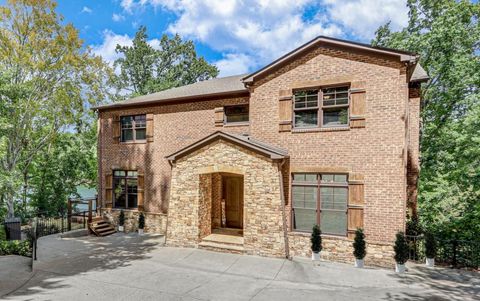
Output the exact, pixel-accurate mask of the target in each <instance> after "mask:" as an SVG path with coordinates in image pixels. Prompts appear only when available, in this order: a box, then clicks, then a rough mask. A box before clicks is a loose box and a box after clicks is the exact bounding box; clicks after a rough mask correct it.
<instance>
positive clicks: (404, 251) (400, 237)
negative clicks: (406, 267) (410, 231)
mask: <svg viewBox="0 0 480 301" xmlns="http://www.w3.org/2000/svg"><path fill="white" fill-rule="evenodd" d="M393 250H394V251H395V262H397V263H398V264H405V262H407V260H408V244H407V239H406V238H405V234H404V233H403V232H402V231H399V232H398V233H397V238H396V240H395V245H394V246H393Z"/></svg>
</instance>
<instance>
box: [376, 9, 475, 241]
mask: <svg viewBox="0 0 480 301" xmlns="http://www.w3.org/2000/svg"><path fill="white" fill-rule="evenodd" d="M407 5H408V8H409V19H410V20H409V24H408V26H407V27H406V28H404V29H403V30H401V31H399V32H392V31H391V30H390V27H389V24H386V25H384V26H382V27H380V28H379V29H378V31H377V36H376V38H375V40H374V41H372V44H374V45H379V46H387V47H393V48H399V49H405V50H410V51H414V52H417V53H418V54H420V63H421V64H422V66H423V67H424V68H425V69H426V70H427V72H428V74H429V76H430V77H431V80H430V81H429V82H428V83H427V84H424V85H423V86H422V91H423V92H422V96H423V102H422V114H421V118H422V128H421V173H420V180H419V198H418V205H419V215H420V225H421V226H422V227H423V228H424V229H427V228H430V229H431V230H434V231H435V234H436V235H438V236H437V237H439V238H441V239H451V238H452V237H453V236H455V235H457V236H458V238H459V239H464V240H478V237H480V223H478V220H479V219H480V202H479V200H480V147H479V145H480V135H479V132H478V131H479V128H480V90H479V88H478V87H479V86H480V58H479V54H480V43H479V42H478V41H479V40H480V26H479V23H478V20H479V17H480V4H479V3H473V2H471V1H465V0H461V1H454V0H435V1H433V0H409V1H408V2H407Z"/></svg>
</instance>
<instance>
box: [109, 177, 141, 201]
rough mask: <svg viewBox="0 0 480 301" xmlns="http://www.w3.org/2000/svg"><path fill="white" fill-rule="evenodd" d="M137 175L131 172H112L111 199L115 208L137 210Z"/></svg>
mask: <svg viewBox="0 0 480 301" xmlns="http://www.w3.org/2000/svg"><path fill="white" fill-rule="evenodd" d="M137 193H138V173H137V171H133V170H115V171H114V172H113V199H114V204H113V206H114V207H115V208H137V206H138V195H137Z"/></svg>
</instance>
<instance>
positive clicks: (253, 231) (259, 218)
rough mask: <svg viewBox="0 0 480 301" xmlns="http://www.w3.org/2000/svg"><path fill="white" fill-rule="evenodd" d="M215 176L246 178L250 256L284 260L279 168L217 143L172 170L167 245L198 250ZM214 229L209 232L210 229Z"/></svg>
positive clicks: (246, 240)
mask: <svg viewBox="0 0 480 301" xmlns="http://www.w3.org/2000/svg"><path fill="white" fill-rule="evenodd" d="M212 171H216V172H228V173H235V174H239V175H242V176H243V184H244V201H243V202H244V209H243V211H244V227H243V238H244V248H245V252H246V253H247V254H254V255H263V256H276V257H282V256H284V255H285V245H284V238H283V228H282V225H283V223H282V214H281V208H282V207H281V198H280V183H279V177H278V172H279V171H278V165H277V163H276V162H274V161H272V160H270V159H267V158H265V157H264V156H263V155H260V154H257V153H255V152H252V151H250V150H247V149H245V148H243V147H241V146H238V145H235V144H232V143H230V142H227V141H223V140H218V141H216V142H212V143H211V144H209V145H207V146H204V147H202V148H201V149H199V150H197V151H195V152H193V153H191V154H188V155H186V156H185V157H183V158H180V159H179V160H177V161H176V162H175V163H174V167H173V168H172V186H171V194H170V209H169V212H168V225H167V240H166V242H167V245H172V246H193V247H195V246H197V245H198V243H199V242H200V240H201V238H202V237H203V236H204V235H205V234H206V232H205V231H207V232H208V230H205V228H209V227H205V226H204V225H207V224H208V226H210V225H211V224H210V222H209V221H210V220H211V208H212V203H211V195H212V194H211V190H209V188H208V187H212V181H211V179H212V175H211V174H212ZM209 229H210V228H209Z"/></svg>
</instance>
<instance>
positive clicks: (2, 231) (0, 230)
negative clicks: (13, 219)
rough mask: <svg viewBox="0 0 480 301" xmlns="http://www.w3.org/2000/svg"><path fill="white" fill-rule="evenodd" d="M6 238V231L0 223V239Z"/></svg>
mask: <svg viewBox="0 0 480 301" xmlns="http://www.w3.org/2000/svg"><path fill="white" fill-rule="evenodd" d="M6 239H7V233H6V232H5V226H4V225H3V224H0V241H2V240H6Z"/></svg>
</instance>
